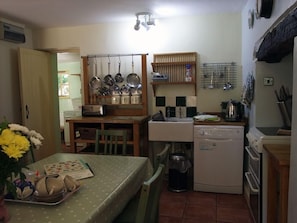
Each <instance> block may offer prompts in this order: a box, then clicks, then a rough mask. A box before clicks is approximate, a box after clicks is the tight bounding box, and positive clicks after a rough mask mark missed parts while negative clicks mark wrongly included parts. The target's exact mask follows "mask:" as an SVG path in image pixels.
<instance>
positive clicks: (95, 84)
mask: <svg viewBox="0 0 297 223" xmlns="http://www.w3.org/2000/svg"><path fill="white" fill-rule="evenodd" d="M93 68H94V69H93V74H94V75H93V77H92V78H91V79H90V81H89V86H90V87H91V88H92V89H93V90H98V89H99V88H101V79H100V78H99V77H98V76H97V58H96V57H95V59H94V63H93Z"/></svg>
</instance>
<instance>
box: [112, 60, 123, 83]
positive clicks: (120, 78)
mask: <svg viewBox="0 0 297 223" xmlns="http://www.w3.org/2000/svg"><path fill="white" fill-rule="evenodd" d="M114 79H115V81H116V82H117V83H122V82H123V81H124V78H123V77H122V74H121V61H119V71H118V73H117V74H116V75H115V77H114Z"/></svg>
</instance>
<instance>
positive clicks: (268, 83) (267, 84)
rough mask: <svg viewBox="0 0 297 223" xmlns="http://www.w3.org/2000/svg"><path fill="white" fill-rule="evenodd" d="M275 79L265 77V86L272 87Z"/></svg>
mask: <svg viewBox="0 0 297 223" xmlns="http://www.w3.org/2000/svg"><path fill="white" fill-rule="evenodd" d="M272 85H273V77H264V86H272Z"/></svg>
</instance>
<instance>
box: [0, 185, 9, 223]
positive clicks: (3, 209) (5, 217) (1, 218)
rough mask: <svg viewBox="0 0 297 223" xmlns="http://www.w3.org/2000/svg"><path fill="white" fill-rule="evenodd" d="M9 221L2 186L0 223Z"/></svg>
mask: <svg viewBox="0 0 297 223" xmlns="http://www.w3.org/2000/svg"><path fill="white" fill-rule="evenodd" d="M8 221H9V215H8V209H7V207H6V206H5V201H4V187H1V186H0V223H6V222H8Z"/></svg>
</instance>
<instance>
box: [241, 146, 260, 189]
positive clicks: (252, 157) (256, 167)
mask: <svg viewBox="0 0 297 223" xmlns="http://www.w3.org/2000/svg"><path fill="white" fill-rule="evenodd" d="M245 150H246V151H247V153H248V167H249V171H250V172H251V173H252V174H253V176H254V178H255V180H256V181H257V183H258V184H260V180H261V155H260V154H259V153H258V152H257V151H256V150H255V149H253V147H251V146H246V147H245Z"/></svg>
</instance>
